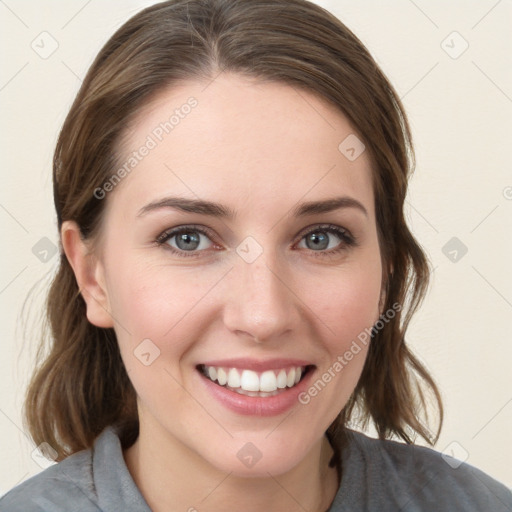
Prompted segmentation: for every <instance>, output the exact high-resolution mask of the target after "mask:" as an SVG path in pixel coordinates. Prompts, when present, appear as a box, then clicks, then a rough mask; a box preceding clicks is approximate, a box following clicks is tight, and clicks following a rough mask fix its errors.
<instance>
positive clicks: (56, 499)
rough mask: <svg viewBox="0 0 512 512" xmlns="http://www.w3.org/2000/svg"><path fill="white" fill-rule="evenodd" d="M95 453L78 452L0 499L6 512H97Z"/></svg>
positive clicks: (1, 506)
mask: <svg viewBox="0 0 512 512" xmlns="http://www.w3.org/2000/svg"><path fill="white" fill-rule="evenodd" d="M95 501H96V496H95V489H94V480H93V475H92V453H91V450H86V451H82V452H78V453H75V454H73V455H71V456H69V457H67V458H66V459H64V460H63V461H62V462H59V463H58V464H55V465H53V466H50V467H49V468H47V469H45V470H44V471H42V472H41V473H38V474H37V475H35V476H33V477H32V478H29V479H28V480H25V481H24V482H22V483H21V484H20V485H18V486H17V487H15V488H14V489H12V490H11V491H9V492H8V493H7V494H5V495H4V496H3V497H2V498H0V510H1V511H2V512H4V511H5V512H36V511H37V512H43V511H44V512H64V511H66V510H69V504H70V503H73V506H74V509H75V510H80V511H84V512H97V511H99V508H97V507H96V506H95V505H94V502H95Z"/></svg>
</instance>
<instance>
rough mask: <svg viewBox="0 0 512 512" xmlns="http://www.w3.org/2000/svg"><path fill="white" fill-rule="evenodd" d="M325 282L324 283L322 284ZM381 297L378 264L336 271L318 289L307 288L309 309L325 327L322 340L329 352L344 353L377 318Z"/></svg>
mask: <svg viewBox="0 0 512 512" xmlns="http://www.w3.org/2000/svg"><path fill="white" fill-rule="evenodd" d="M324 282H325V281H324ZM380 294H381V268H380V263H379V264H375V265H370V266H365V267H362V266H361V267H360V268H350V269H348V268H346V269H340V270H339V271H338V272H337V273H336V275H335V276H331V279H329V281H327V282H325V284H323V285H322V286H309V287H308V289H307V292H306V294H305V297H309V301H310V304H311V309H312V310H314V311H315V312H318V317H319V321H321V322H323V323H324V325H325V326H326V327H327V328H328V330H327V332H328V333H329V336H327V338H326V339H325V343H326V345H328V348H329V351H330V352H331V353H333V352H337V353H339V351H340V350H344V348H345V346H346V345H350V342H351V341H352V340H354V339H356V338H357V336H358V335H359V334H360V333H361V332H365V329H367V328H371V327H372V326H373V325H374V323H375V322H376V321H377V319H378V317H379V313H380V312H379V299H380Z"/></svg>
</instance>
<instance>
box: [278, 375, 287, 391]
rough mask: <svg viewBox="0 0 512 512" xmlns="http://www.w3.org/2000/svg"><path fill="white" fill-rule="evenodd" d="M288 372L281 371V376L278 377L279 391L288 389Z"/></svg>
mask: <svg viewBox="0 0 512 512" xmlns="http://www.w3.org/2000/svg"><path fill="white" fill-rule="evenodd" d="M286 381H287V377H286V372H285V371H284V370H281V371H280V372H279V374H278V375H277V387H278V388H279V389H284V388H285V387H286Z"/></svg>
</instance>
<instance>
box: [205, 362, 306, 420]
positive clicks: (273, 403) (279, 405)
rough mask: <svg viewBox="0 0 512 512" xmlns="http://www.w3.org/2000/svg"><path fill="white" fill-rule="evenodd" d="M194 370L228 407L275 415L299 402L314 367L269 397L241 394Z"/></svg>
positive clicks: (260, 414) (239, 412) (212, 392)
mask: <svg viewBox="0 0 512 512" xmlns="http://www.w3.org/2000/svg"><path fill="white" fill-rule="evenodd" d="M196 371H197V373H198V374H199V376H200V377H201V381H202V382H203V383H204V385H205V386H206V388H207V389H208V391H209V392H210V393H211V394H212V396H213V397H214V398H215V399H216V400H217V401H219V402H220V403H221V404H222V405H224V406H225V407H227V408H228V409H230V410H232V411H234V412H236V413H238V414H244V415H246V416H277V415H278V414H282V413H284V412H286V411H288V410H289V409H291V408H292V407H293V406H294V405H297V404H299V399H298V395H299V394H300V393H302V392H303V391H305V390H306V389H307V388H308V386H309V382H310V380H311V377H312V375H313V373H314V368H311V369H310V370H309V371H308V372H307V373H306V375H305V376H304V377H303V379H302V380H301V381H300V382H299V383H298V384H297V385H295V386H293V387H292V388H286V389H285V390H284V391H282V392H281V393H279V394H278V395H274V396H269V397H260V396H246V395H241V394H240V393H237V392H236V391H231V390H229V389H227V388H225V387H223V386H220V385H219V384H216V383H215V382H213V381H211V380H210V379H208V378H207V377H205V376H204V375H203V374H202V373H201V372H200V371H199V370H196Z"/></svg>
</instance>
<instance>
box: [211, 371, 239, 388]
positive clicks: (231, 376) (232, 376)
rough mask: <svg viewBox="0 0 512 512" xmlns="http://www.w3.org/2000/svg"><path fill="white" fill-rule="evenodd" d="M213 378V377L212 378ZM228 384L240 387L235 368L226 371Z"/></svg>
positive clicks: (232, 386)
mask: <svg viewBox="0 0 512 512" xmlns="http://www.w3.org/2000/svg"><path fill="white" fill-rule="evenodd" d="M213 380H215V379H213ZM228 386H229V387H230V388H239V387H240V374H239V373H238V372H237V371H236V369H235V368H231V370H229V373H228Z"/></svg>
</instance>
